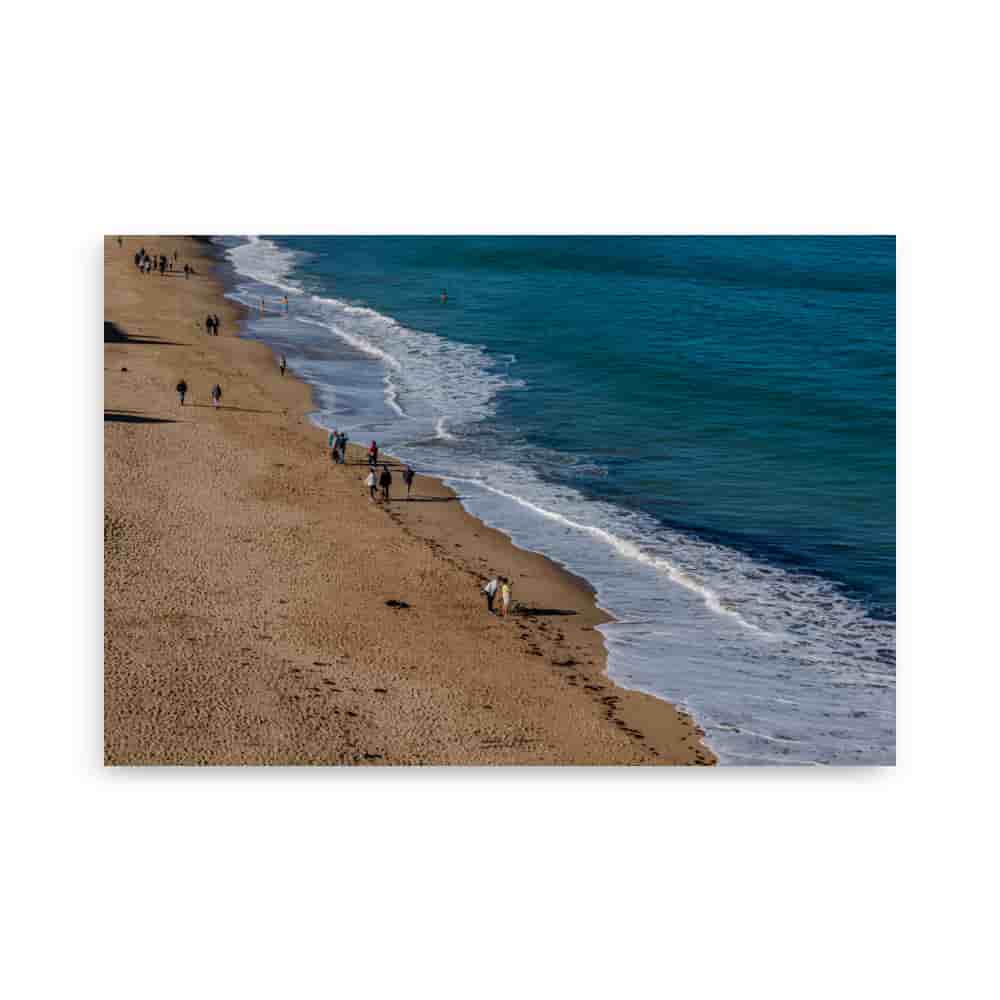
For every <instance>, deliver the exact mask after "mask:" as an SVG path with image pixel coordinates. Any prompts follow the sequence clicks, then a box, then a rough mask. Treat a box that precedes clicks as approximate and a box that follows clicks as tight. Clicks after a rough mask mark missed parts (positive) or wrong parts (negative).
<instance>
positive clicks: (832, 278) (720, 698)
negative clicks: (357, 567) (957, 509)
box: [216, 237, 896, 764]
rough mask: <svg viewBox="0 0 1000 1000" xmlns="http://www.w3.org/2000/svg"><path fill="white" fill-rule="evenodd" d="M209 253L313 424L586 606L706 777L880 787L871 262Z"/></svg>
mask: <svg viewBox="0 0 1000 1000" xmlns="http://www.w3.org/2000/svg"><path fill="white" fill-rule="evenodd" d="M216 243H217V244H218V245H219V246H220V247H221V248H222V251H223V253H224V255H225V257H226V259H227V261H228V264H229V265H230V266H231V269H230V270H231V273H230V276H229V280H230V284H231V291H230V293H229V294H230V295H231V296H232V297H233V298H235V299H237V300H239V301H242V302H243V303H245V304H247V305H248V306H251V307H252V308H253V309H254V315H253V318H252V319H251V321H250V322H249V323H248V324H247V329H246V330H245V335H247V336H251V337H255V338H258V339H261V340H263V341H266V342H267V343H269V344H270V345H272V346H273V347H274V348H275V350H277V351H282V352H283V353H284V354H285V355H286V356H287V358H288V362H289V365H290V366H291V368H292V369H293V370H294V371H295V372H296V374H298V375H300V376H301V377H303V378H305V379H306V380H307V381H308V382H309V383H311V385H312V386H313V390H314V398H315V401H316V406H317V410H316V412H315V414H314V415H313V419H314V420H315V421H316V423H317V424H319V425H321V426H323V427H331V426H336V427H338V428H342V429H346V430H347V431H348V432H349V434H350V436H351V439H352V440H354V441H355V442H363V443H366V444H367V442H368V441H370V440H371V439H372V438H375V439H376V440H378V442H379V445H380V447H382V448H384V449H386V450H387V451H390V452H392V453H394V454H396V455H398V456H400V457H402V458H404V459H406V460H407V461H409V462H410V463H411V464H412V465H413V466H414V468H415V469H417V471H418V472H426V473H429V474H434V475H438V476H440V477H442V478H443V479H444V480H445V481H446V482H448V483H449V484H450V485H451V486H452V487H453V488H454V489H455V490H456V491H457V492H458V493H459V494H460V496H461V497H462V503H463V504H464V505H465V506H466V507H467V508H468V509H469V510H470V511H471V512H472V513H474V514H475V515H476V516H478V517H480V518H482V519H483V520H484V521H485V522H487V523H488V524H490V525H492V526H494V527H497V528H499V529H501V530H502V531H504V532H505V533H507V534H508V535H509V536H510V537H511V538H512V539H513V540H514V541H515V542H516V543H517V544H519V545H521V546H523V547H525V548H529V549H533V550H536V551H539V552H543V553H545V554H546V555H548V556H550V557H552V558H553V559H555V560H557V561H559V562H560V563H562V564H564V565H565V566H567V567H568V568H569V569H571V570H573V571H574V572H576V573H578V574H579V575H581V576H583V577H585V578H586V579H587V580H589V581H590V582H591V584H592V585H593V586H594V588H595V590H596V592H597V597H598V602H599V604H600V605H601V606H602V607H604V608H606V609H607V610H608V611H610V612H611V613H612V614H613V615H614V616H615V619H616V621H615V622H614V623H611V624H609V625H607V626H604V627H603V628H602V631H603V632H604V635H605V638H606V642H607V646H608V672H609V674H610V676H611V677H612V678H613V679H614V680H615V681H616V682H618V683H621V684H623V685H625V686H628V687H633V688H637V689H640V690H643V691H647V692H649V693H651V694H654V695H658V696H660V697H663V698H666V699H668V700H670V701H672V702H674V703H676V704H679V705H682V706H683V707H684V708H686V709H687V710H688V711H690V712H692V714H693V715H694V716H695V717H696V718H697V720H698V721H699V723H700V724H701V725H702V727H703V728H704V729H705V731H706V740H707V742H708V743H709V745H710V746H711V747H712V748H713V750H715V752H716V753H717V754H718V755H719V757H720V760H721V762H722V763H724V764H776V763H780V764H786V763H787V764H793V763H794V764H862V763H864V764H873V763H894V761H895V371H896V369H895V240H894V238H892V237H266V238H262V237H218V238H217V239H216ZM443 290H446V292H447V300H446V301H442V296H441V293H442V291H443ZM285 295H287V296H288V299H289V308H288V311H287V313H286V312H285V310H284V307H283V302H282V298H283V296H285ZM262 302H263V311H261V308H260V306H261V303H262Z"/></svg>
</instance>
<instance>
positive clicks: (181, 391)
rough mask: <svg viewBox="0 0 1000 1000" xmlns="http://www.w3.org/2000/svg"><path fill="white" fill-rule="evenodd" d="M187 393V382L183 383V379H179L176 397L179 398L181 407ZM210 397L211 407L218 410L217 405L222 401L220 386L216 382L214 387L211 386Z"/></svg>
mask: <svg viewBox="0 0 1000 1000" xmlns="http://www.w3.org/2000/svg"><path fill="white" fill-rule="evenodd" d="M187 393H188V384H187V382H185V381H184V379H181V380H180V382H178V383H177V395H178V396H179V397H180V401H181V406H183V405H184V397H185V396H186V395H187ZM211 396H212V406H214V407H215V408H216V409H218V408H219V403H220V402H221V401H222V386H221V385H219V383H218V382H216V383H215V385H213V386H212V392H211Z"/></svg>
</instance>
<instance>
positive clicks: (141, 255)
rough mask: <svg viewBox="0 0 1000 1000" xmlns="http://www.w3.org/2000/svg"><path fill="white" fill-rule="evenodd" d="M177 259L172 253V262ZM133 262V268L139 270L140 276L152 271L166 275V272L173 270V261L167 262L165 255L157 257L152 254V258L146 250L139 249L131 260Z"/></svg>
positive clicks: (175, 254) (143, 248)
mask: <svg viewBox="0 0 1000 1000" xmlns="http://www.w3.org/2000/svg"><path fill="white" fill-rule="evenodd" d="M176 259H177V253H176V251H175V252H174V260H176ZM132 260H133V261H134V262H135V266H136V267H137V268H138V269H139V271H140V273H141V274H150V273H152V272H153V271H159V272H160V274H166V272H167V271H168V270H171V271H172V270H173V269H174V263H173V260H169V259H168V258H167V256H166V254H162V253H161V254H160V255H159V256H157V255H156V254H154V255H153V256H152V257H150V255H149V254H148V253H146V248H145V247H142V248H140V249H139V250H138V251H137V252H136V254H135V256H134V257H133V258H132Z"/></svg>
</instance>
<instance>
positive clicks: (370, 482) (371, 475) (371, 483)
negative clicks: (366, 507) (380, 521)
mask: <svg viewBox="0 0 1000 1000" xmlns="http://www.w3.org/2000/svg"><path fill="white" fill-rule="evenodd" d="M365 486H367V487H368V496H369V497H370V499H371V501H372V503H374V502H375V469H374V467H372V468H371V469H369V470H368V478H367V479H366V480H365Z"/></svg>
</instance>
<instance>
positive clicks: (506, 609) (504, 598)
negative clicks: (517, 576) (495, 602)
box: [500, 576, 512, 618]
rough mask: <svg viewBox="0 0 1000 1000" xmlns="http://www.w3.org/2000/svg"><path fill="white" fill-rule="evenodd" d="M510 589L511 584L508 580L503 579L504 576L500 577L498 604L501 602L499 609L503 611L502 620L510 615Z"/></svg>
mask: <svg viewBox="0 0 1000 1000" xmlns="http://www.w3.org/2000/svg"><path fill="white" fill-rule="evenodd" d="M511 587H512V584H511V582H510V580H508V579H507V577H505V576H504V577H501V583H500V602H501V607H502V609H503V611H502V614H503V617H504V618H506V617H507V615H508V614H510V591H511Z"/></svg>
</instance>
